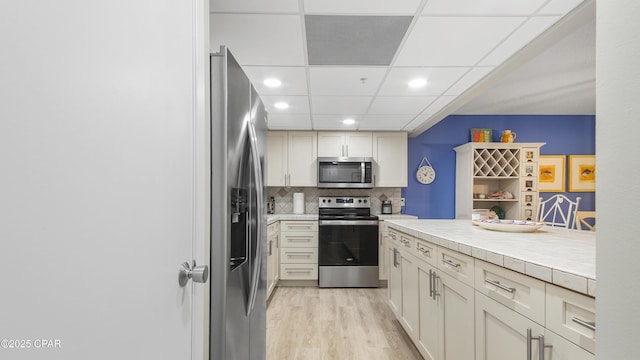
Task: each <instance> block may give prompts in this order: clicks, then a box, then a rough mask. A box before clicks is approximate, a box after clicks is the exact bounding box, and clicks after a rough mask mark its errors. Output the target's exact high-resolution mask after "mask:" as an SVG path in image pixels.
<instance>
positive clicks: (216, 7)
mask: <svg viewBox="0 0 640 360" xmlns="http://www.w3.org/2000/svg"><path fill="white" fill-rule="evenodd" d="M209 4H210V5H209V8H210V11H211V12H252V13H256V12H265V13H283V12H298V11H299V7H298V0H269V1H265V0H210V1H209Z"/></svg>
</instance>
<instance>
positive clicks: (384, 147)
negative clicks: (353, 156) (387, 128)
mask: <svg viewBox="0 0 640 360" xmlns="http://www.w3.org/2000/svg"><path fill="white" fill-rule="evenodd" d="M373 160H374V161H375V168H374V169H375V171H374V178H375V186H376V187H406V186H407V134H406V133H403V132H392V133H374V134H373Z"/></svg>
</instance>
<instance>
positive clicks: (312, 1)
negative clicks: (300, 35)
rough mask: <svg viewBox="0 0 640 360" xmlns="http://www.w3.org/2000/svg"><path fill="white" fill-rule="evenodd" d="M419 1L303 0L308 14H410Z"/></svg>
mask: <svg viewBox="0 0 640 360" xmlns="http://www.w3.org/2000/svg"><path fill="white" fill-rule="evenodd" d="M420 2H421V0H393V1H390V0H348V1H345V0H304V11H305V12H306V13H308V14H311V13H323V14H411V15H413V14H414V13H415V12H416V11H417V10H418V6H420Z"/></svg>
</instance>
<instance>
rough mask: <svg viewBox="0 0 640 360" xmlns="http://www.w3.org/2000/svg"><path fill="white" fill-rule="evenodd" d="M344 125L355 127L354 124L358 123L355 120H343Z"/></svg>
mask: <svg viewBox="0 0 640 360" xmlns="http://www.w3.org/2000/svg"><path fill="white" fill-rule="evenodd" d="M342 123H343V124H345V125H353V124H355V123H356V121H355V120H353V119H344V120H342Z"/></svg>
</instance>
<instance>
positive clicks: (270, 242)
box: [269, 240, 273, 256]
mask: <svg viewBox="0 0 640 360" xmlns="http://www.w3.org/2000/svg"><path fill="white" fill-rule="evenodd" d="M271 244H273V240H269V256H271Z"/></svg>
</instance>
